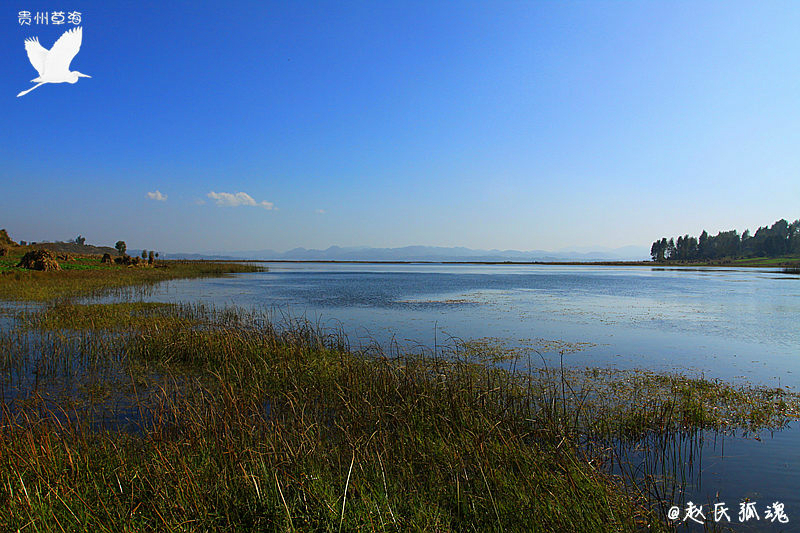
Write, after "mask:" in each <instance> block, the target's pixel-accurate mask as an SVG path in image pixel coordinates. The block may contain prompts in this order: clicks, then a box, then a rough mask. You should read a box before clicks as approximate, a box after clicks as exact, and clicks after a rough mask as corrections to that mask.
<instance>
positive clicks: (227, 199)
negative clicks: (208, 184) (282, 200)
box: [207, 191, 275, 209]
mask: <svg viewBox="0 0 800 533" xmlns="http://www.w3.org/2000/svg"><path fill="white" fill-rule="evenodd" d="M207 196H208V197H209V198H211V199H212V200H214V201H215V202H216V203H217V205H218V206H220V207H238V206H240V205H249V206H254V207H263V208H264V209H273V208H274V207H275V204H273V203H272V202H267V201H263V202H256V201H255V200H254V199H253V197H252V196H250V195H249V194H247V193H246V192H237V193H229V192H214V191H211V192H210V193H208V195H207Z"/></svg>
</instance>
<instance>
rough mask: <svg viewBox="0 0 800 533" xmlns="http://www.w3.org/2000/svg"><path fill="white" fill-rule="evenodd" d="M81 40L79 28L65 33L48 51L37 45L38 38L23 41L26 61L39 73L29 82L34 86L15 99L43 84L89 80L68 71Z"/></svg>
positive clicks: (81, 35) (84, 76)
mask: <svg viewBox="0 0 800 533" xmlns="http://www.w3.org/2000/svg"><path fill="white" fill-rule="evenodd" d="M81 40H83V29H82V28H80V27H77V28H73V29H71V30H67V31H65V32H64V34H63V35H62V36H61V37H59V38H58V40H57V41H56V44H54V45H53V47H52V48H51V49H50V50H47V49H46V48H44V47H43V46H42V45H41V44H39V38H38V37H32V38H29V39H25V51H26V52H28V59H30V61H31V65H33V68H35V69H36V71H37V72H38V73H39V77H38V78H34V79H32V80H31V81H32V82H36V85H34V86H33V87H31V88H30V89H28V90H27V91H22V92H21V93H19V94H18V95H17V98H19V97H20V96H22V95H25V94H28V93H29V92H31V91H32V90H34V89H35V88H37V87H38V86H40V85H44V84H45V83H64V82H66V83H75V82H76V81H78V78H91V76H87V75H86V74H81V73H80V72H77V71H71V70H70V69H69V64H70V63H71V62H72V58H74V57H75V55H76V54H77V53H78V50H80V49H81Z"/></svg>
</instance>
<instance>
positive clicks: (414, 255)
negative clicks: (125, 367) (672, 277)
mask: <svg viewBox="0 0 800 533" xmlns="http://www.w3.org/2000/svg"><path fill="white" fill-rule="evenodd" d="M162 257H164V258H168V259H239V260H241V259H253V260H264V261H269V260H277V261H435V262H436V261H643V260H648V259H650V251H649V249H648V248H645V247H644V246H625V247H622V248H614V249H611V248H577V249H570V250H562V251H558V252H548V251H545V250H531V251H527V252H521V251H519V250H474V249H471V248H464V247H460V246H459V247H452V248H448V247H441V246H404V247H402V248H368V247H340V246H331V247H330V248H327V249H325V250H309V249H307V248H295V249H293V250H289V251H287V252H276V251H274V250H248V251H241V252H215V251H209V252H200V253H167V254H162Z"/></svg>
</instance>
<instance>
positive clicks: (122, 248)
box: [114, 241, 128, 255]
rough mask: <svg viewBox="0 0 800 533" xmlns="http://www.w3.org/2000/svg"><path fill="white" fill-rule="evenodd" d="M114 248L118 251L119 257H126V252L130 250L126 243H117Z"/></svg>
mask: <svg viewBox="0 0 800 533" xmlns="http://www.w3.org/2000/svg"><path fill="white" fill-rule="evenodd" d="M114 248H116V249H117V252H119V255H125V252H126V251H127V250H128V245H127V244H125V241H117V244H115V245H114Z"/></svg>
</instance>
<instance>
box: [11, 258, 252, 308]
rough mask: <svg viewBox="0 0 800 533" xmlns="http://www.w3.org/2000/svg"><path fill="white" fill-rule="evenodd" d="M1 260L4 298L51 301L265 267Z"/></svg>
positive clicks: (172, 262)
mask: <svg viewBox="0 0 800 533" xmlns="http://www.w3.org/2000/svg"><path fill="white" fill-rule="evenodd" d="M4 259H5V260H4V261H0V300H33V301H49V300H53V299H56V298H74V297H78V296H85V297H92V296H103V295H107V294H110V293H114V292H115V291H119V290H120V289H123V288H126V287H152V286H153V285H155V284H156V283H159V282H162V281H166V280H170V279H178V278H196V277H207V276H221V275H224V274H230V273H242V272H262V271H264V270H265V268H264V267H260V266H255V265H251V264H245V263H234V262H231V263H222V262H210V261H157V262H156V264H155V266H152V267H151V266H139V267H127V266H122V265H101V264H100V259H99V258H80V259H78V260H74V261H59V264H60V266H61V267H62V269H64V270H62V271H56V272H37V271H31V270H25V269H20V268H16V266H15V265H16V263H17V262H18V261H19V258H18V257H13V258H4Z"/></svg>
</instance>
